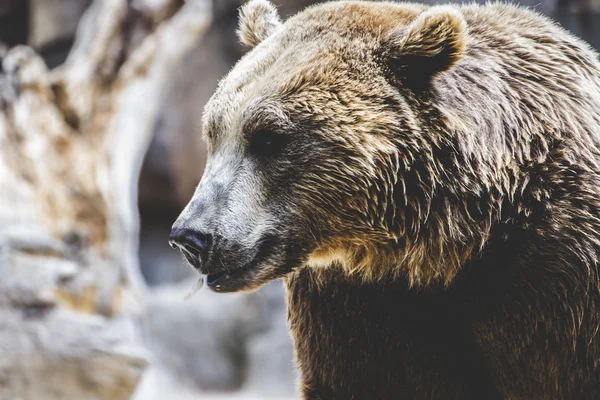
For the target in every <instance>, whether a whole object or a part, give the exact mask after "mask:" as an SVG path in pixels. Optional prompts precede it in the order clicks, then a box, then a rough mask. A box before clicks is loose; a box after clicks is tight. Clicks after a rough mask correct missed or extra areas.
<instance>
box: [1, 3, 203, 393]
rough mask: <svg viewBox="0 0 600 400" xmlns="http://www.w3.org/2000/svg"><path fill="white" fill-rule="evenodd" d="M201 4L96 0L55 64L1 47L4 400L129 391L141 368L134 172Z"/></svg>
mask: <svg viewBox="0 0 600 400" xmlns="http://www.w3.org/2000/svg"><path fill="white" fill-rule="evenodd" d="M208 7H209V4H208V2H203V1H202V0H198V1H188V2H186V4H185V5H183V1H182V0H96V1H94V3H93V4H92V5H91V7H90V9H89V10H88V11H87V12H86V14H85V15H84V17H83V19H82V22H81V24H80V27H79V30H78V33H77V37H76V41H75V46H74V48H73V50H72V52H71V54H70V55H69V58H68V59H67V62H66V63H65V64H64V65H62V66H61V67H59V68H57V69H54V70H52V71H49V70H48V69H47V68H46V66H45V64H44V62H43V61H42V59H41V58H40V57H39V56H38V55H37V54H35V52H34V51H33V50H31V49H30V48H27V47H16V48H14V49H12V50H10V51H8V52H6V51H3V52H2V53H3V54H2V56H3V57H2V73H1V75H0V354H1V355H2V357H0V398H2V399H13V398H25V399H38V398H44V399H49V398H69V399H71V398H72V399H79V398H86V399H126V398H129V397H130V396H131V394H132V392H133V390H134V388H135V386H136V384H137V382H138V380H139V378H140V376H141V374H142V372H143V371H144V369H145V367H146V365H147V363H148V361H147V355H146V351H145V349H144V347H143V345H142V343H141V341H140V335H139V330H138V324H137V317H138V316H139V315H140V313H141V311H142V310H143V306H144V293H145V285H144V283H143V280H142V279H141V277H140V274H139V270H138V259H137V247H138V243H137V240H138V239H137V238H138V225H139V223H138V214H137V206H136V200H137V180H138V175H139V172H140V167H141V164H142V161H143V156H144V154H145V152H146V150H147V147H148V145H149V142H150V139H151V137H152V132H153V131H154V124H155V122H156V119H157V117H158V114H159V112H160V101H161V98H162V96H163V95H164V92H165V90H166V88H167V87H168V84H169V81H170V79H171V76H172V73H173V72H174V70H175V68H176V66H177V65H178V63H179V62H180V60H181V59H182V58H183V57H184V56H185V55H186V53H187V52H188V51H189V49H191V48H192V46H193V45H194V44H195V43H197V42H198V40H200V39H201V38H202V36H203V34H204V32H205V31H206V29H207V28H208V25H209V16H210V10H209V9H208Z"/></svg>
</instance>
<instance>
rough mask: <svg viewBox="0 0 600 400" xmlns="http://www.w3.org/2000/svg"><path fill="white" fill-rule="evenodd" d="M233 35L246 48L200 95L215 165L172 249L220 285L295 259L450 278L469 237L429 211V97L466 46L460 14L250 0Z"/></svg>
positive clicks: (441, 9)
mask: <svg viewBox="0 0 600 400" xmlns="http://www.w3.org/2000/svg"><path fill="white" fill-rule="evenodd" d="M238 34H239V37H240V39H241V41H242V42H243V43H244V44H245V45H247V46H249V47H251V48H252V50H251V51H250V52H249V53H248V54H247V55H246V56H245V57H243V58H242V59H241V60H240V61H239V62H238V63H237V65H236V66H235V67H234V68H233V70H232V71H231V72H230V73H229V74H228V75H227V76H226V77H225V78H224V79H223V80H222V81H221V83H220V85H219V87H218V89H217V91H216V93H215V94H214V95H213V97H212V98H211V100H210V101H209V102H208V104H207V105H206V107H205V111H204V115H203V118H204V120H203V121H204V122H203V126H204V132H203V134H204V136H205V139H206V143H207V146H208V152H209V156H208V161H207V164H206V169H205V172H204V176H203V178H202V180H201V182H200V184H199V186H198V188H197V190H196V193H195V194H194V196H193V198H192V200H191V201H190V203H189V204H188V205H187V207H186V208H185V210H184V211H183V212H182V214H181V216H180V217H179V218H178V220H177V221H176V223H175V224H174V226H173V233H172V236H171V241H172V244H173V245H174V247H179V248H180V249H181V250H182V251H183V253H184V255H185V256H186V258H187V259H188V261H189V262H190V263H191V264H193V265H194V266H195V267H196V268H198V269H199V271H200V272H202V273H204V274H207V275H208V284H209V286H210V287H211V288H212V289H214V290H217V291H221V292H229V291H240V290H253V289H256V288H258V287H260V286H261V285H262V284H265V283H266V282H268V281H270V280H273V279H276V278H280V277H283V276H285V275H286V274H288V273H290V272H291V271H293V270H294V269H296V268H300V267H309V268H316V269H326V268H333V267H337V268H341V269H342V270H343V271H345V272H346V273H348V274H356V276H359V277H361V279H365V280H376V279H380V278H382V277H385V276H389V274H394V275H400V274H407V275H408V276H409V277H410V280H411V282H428V281H430V280H432V279H435V278H443V279H448V277H451V276H452V274H453V272H452V271H453V270H455V269H456V268H458V267H457V265H459V264H460V263H461V262H462V258H463V257H465V254H467V253H468V252H467V251H465V248H468V247H469V246H472V243H471V242H472V240H470V239H469V238H465V237H462V236H461V237H457V238H454V239H451V238H449V237H450V236H451V233H452V232H450V233H448V232H440V230H444V229H445V230H451V229H452V227H448V223H447V222H440V217H439V216H436V215H430V212H429V211H430V208H431V203H432V202H433V201H435V198H436V190H438V186H439V185H438V182H439V177H438V175H439V174H442V173H443V172H440V171H438V170H437V167H436V165H435V162H436V161H435V157H434V156H433V153H434V152H435V151H438V152H439V151H441V150H440V149H442V148H443V147H444V140H445V139H444V137H443V134H442V133H438V132H437V125H438V124H441V121H440V120H439V118H437V117H436V115H434V113H430V114H431V115H429V114H427V112H428V111H427V110H429V109H430V108H428V106H427V100H426V98H427V96H426V93H427V92H428V90H429V87H430V85H431V84H432V82H433V81H434V80H435V79H436V78H437V77H438V76H439V75H441V74H444V73H446V71H449V70H451V69H452V68H453V66H454V65H455V64H456V63H458V62H460V60H461V57H462V56H463V53H464V51H465V43H466V35H467V32H466V24H465V21H464V19H463V17H462V16H461V14H460V13H458V12H457V11H456V10H455V9H453V8H451V7H445V6H437V7H431V8H428V7H425V6H420V5H409V4H405V5H397V4H396V5H393V4H391V3H389V4H388V3H368V2H360V1H356V2H334V3H328V4H323V5H318V6H313V7H311V8H308V9H307V10H305V11H303V12H302V13H300V14H298V15H296V16H294V17H292V18H290V19H289V20H287V21H285V22H282V20H281V19H280V17H279V16H278V14H277V11H276V9H275V7H274V6H273V5H272V4H271V3H269V2H268V1H266V0H253V1H250V2H249V3H247V4H246V5H245V6H244V7H242V9H241V12H240V27H239V30H238ZM424 121H425V122H424ZM448 146H450V145H448ZM442 205H443V204H442ZM428 219H429V222H430V225H428V226H427V227H426V225H427V222H426V221H428ZM436 223H437V225H436ZM441 226H443V228H442V227H441ZM425 230H427V232H426V233H424V231H425ZM459 231H461V230H460V229H459ZM440 235H442V236H443V238H440V237H439V236H440ZM457 235H459V236H460V235H463V236H464V235H467V236H468V234H465V233H464V232H462V231H461V233H460V234H457ZM455 242H456V243H459V244H456V243H455ZM436 243H437V245H436ZM429 259H435V262H431V263H429V264H428V263H427V260H429ZM441 259H443V260H448V261H447V262H446V264H447V265H446V266H445V267H443V268H445V270H444V269H443V268H442V267H440V265H443V264H444V263H443V262H441V263H440V262H439V261H440V260H441ZM427 268H429V270H427Z"/></svg>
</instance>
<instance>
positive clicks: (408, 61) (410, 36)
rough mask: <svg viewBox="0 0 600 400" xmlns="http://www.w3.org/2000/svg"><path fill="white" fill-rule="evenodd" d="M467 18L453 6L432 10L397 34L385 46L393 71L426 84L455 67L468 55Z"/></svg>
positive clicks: (425, 12)
mask: <svg viewBox="0 0 600 400" xmlns="http://www.w3.org/2000/svg"><path fill="white" fill-rule="evenodd" d="M466 31H467V28H466V22H465V20H464V18H463V16H462V15H461V14H460V13H459V12H458V11H456V10H455V9H454V8H452V7H451V6H437V7H432V8H430V9H429V10H427V11H424V12H423V13H421V14H420V15H419V16H418V17H417V18H416V19H415V20H414V21H413V22H412V23H410V24H409V25H408V26H407V27H405V28H403V29H401V30H398V31H396V32H393V33H392V35H390V36H389V37H388V39H387V40H386V43H385V44H384V46H385V47H386V49H384V50H385V53H386V54H387V57H388V61H389V62H391V63H392V64H393V69H394V70H398V73H399V74H400V75H402V76H403V77H404V78H405V79H408V80H413V81H415V80H416V81H419V80H421V81H422V82H414V83H415V84H425V83H427V82H428V81H429V80H431V78H432V77H434V76H435V75H436V74H438V73H441V72H444V71H447V70H449V69H450V68H452V66H454V64H456V62H457V61H458V60H460V59H461V57H462V56H463V54H464V52H465V42H466V35H467V32H466Z"/></svg>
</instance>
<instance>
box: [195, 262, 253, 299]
mask: <svg viewBox="0 0 600 400" xmlns="http://www.w3.org/2000/svg"><path fill="white" fill-rule="evenodd" d="M255 266H256V265H255V264H254V263H251V264H249V265H246V266H244V267H241V268H237V269H234V270H231V271H223V272H217V273H215V274H208V275H206V284H207V285H208V287H209V288H210V289H211V290H214V291H215V292H221V291H228V292H233V291H237V290H239V289H240V288H241V287H242V286H243V285H242V282H240V281H241V280H244V281H245V280H246V279H245V278H247V277H246V276H245V275H250V274H249V273H248V272H249V271H251V270H253V269H254V267H255ZM236 287H239V288H236Z"/></svg>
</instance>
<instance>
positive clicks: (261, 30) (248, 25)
mask: <svg viewBox="0 0 600 400" xmlns="http://www.w3.org/2000/svg"><path fill="white" fill-rule="evenodd" d="M279 26H281V18H279V14H278V13H277V9H276V8H275V6H274V5H273V4H271V3H270V2H269V1H267V0H250V1H249V2H248V3H246V4H244V5H243V6H242V8H241V9H240V26H239V28H238V30H237V34H238V37H239V38H240V41H241V42H242V43H243V44H245V45H246V46H248V47H250V48H252V47H255V46H256V45H258V44H259V43H260V42H262V41H263V40H265V39H266V38H268V37H269V36H271V34H272V33H273V32H275V30H276V29H277V28H278V27H279Z"/></svg>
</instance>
